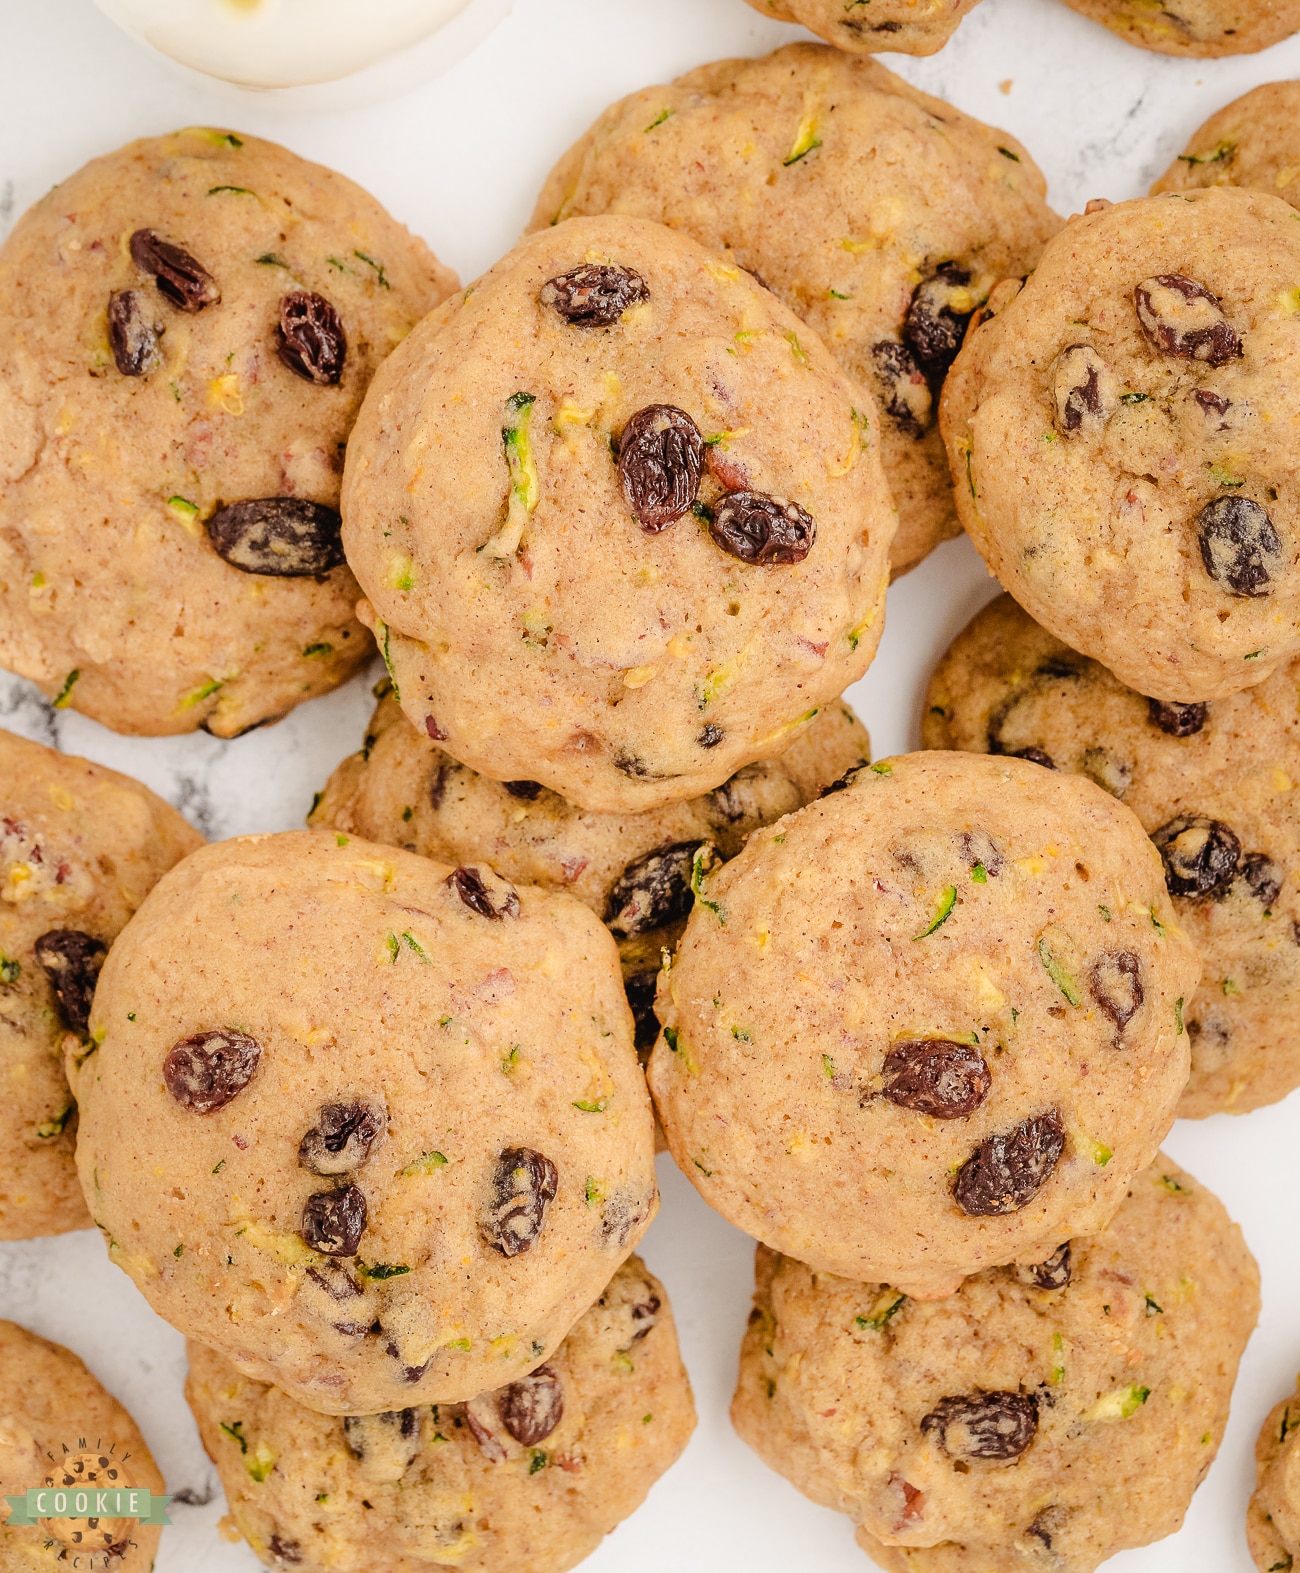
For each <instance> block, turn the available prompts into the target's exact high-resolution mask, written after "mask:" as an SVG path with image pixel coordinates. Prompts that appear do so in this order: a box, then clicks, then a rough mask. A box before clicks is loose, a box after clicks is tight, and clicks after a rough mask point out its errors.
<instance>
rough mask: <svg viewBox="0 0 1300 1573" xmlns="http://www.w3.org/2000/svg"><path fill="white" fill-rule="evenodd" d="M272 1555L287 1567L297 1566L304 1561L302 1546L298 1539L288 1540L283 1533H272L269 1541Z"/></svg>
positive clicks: (268, 1544)
mask: <svg viewBox="0 0 1300 1573" xmlns="http://www.w3.org/2000/svg"><path fill="white" fill-rule="evenodd" d="M267 1546H268V1548H269V1549H270V1552H271V1555H272V1556H273V1557H274V1558H275V1560H276V1561H277V1562H279V1563H281V1564H282V1565H283V1566H285V1567H297V1566H298V1564H299V1563H300V1562H301V1561H302V1547H301V1546H300V1545H299V1544H298V1542H297V1541H296V1540H287V1539H286V1538H285V1537H284V1536H283V1535H280V1534H275V1535H272V1536H271V1538H270V1540H268V1541H267Z"/></svg>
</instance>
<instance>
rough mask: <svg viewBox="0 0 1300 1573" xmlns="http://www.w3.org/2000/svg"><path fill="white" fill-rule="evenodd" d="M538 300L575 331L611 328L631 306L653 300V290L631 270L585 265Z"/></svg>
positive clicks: (549, 285)
mask: <svg viewBox="0 0 1300 1573" xmlns="http://www.w3.org/2000/svg"><path fill="white" fill-rule="evenodd" d="M539 299H540V300H541V303H542V305H543V306H549V307H550V309H551V310H552V311H554V312H555V313H557V315H559V316H560V317H563V319H564V320H565V322H567V323H569V324H571V326H573V327H575V328H611V327H613V325H614V324H615V323H616V322H617V321H618V319H619V318H620V317H621V316H622V315H623V313H624V312H625V311H626V310H627V309H628V307H629V306H637V305H640V303H641V302H642V301H646V300H649V299H650V287H649V285H648V284H647V283H646V281H645V280H644V279H643V278H642V277H641V275H640V274H639V273H637V272H635V271H634V270H633V269H632V268H621V267H619V266H618V265H617V263H613V262H586V263H583V265H582V266H581V267H577V268H573V269H572V270H571V271H570V272H568V273H561V274H560V275H559V277H558V278H553V279H551V280H549V282H547V283H546V284H543V285H542V292H541V295H540V297H539Z"/></svg>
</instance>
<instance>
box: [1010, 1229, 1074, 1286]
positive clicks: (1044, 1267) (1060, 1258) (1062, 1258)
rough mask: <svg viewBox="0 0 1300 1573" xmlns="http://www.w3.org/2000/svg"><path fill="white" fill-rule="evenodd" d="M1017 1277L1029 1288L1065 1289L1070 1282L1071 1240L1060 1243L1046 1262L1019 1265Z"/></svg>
mask: <svg viewBox="0 0 1300 1573" xmlns="http://www.w3.org/2000/svg"><path fill="white" fill-rule="evenodd" d="M1016 1277H1017V1278H1019V1280H1020V1282H1021V1283H1022V1284H1024V1285H1025V1287H1026V1288H1027V1289H1064V1288H1065V1287H1066V1285H1067V1284H1068V1283H1069V1282H1070V1242H1069V1241H1068V1240H1067V1241H1066V1242H1065V1244H1064V1245H1058V1246H1057V1247H1056V1249H1055V1250H1054V1251H1053V1252H1052V1254H1051V1255H1050V1256H1049V1257H1048V1258H1047V1260H1046V1261H1045V1262H1035V1263H1034V1264H1033V1266H1032V1267H1025V1266H1020V1267H1017V1268H1016Z"/></svg>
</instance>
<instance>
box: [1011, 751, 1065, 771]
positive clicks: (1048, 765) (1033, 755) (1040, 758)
mask: <svg viewBox="0 0 1300 1573" xmlns="http://www.w3.org/2000/svg"><path fill="white" fill-rule="evenodd" d="M1010 757H1011V758H1012V759H1027V760H1028V761H1029V763H1030V764H1031V765H1041V766H1042V767H1043V769H1044V770H1055V769H1056V761H1055V760H1054V759H1053V758H1052V756H1051V755H1050V754H1049V753H1047V752H1046V751H1045V750H1043V749H1041V748H1017V749H1016V750H1015V751H1014V752H1013V753H1012V754H1011V756H1010Z"/></svg>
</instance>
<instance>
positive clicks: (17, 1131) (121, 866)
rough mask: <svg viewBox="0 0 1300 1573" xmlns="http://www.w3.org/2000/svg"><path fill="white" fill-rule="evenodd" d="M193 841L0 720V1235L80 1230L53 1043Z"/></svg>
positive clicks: (179, 826)
mask: <svg viewBox="0 0 1300 1573" xmlns="http://www.w3.org/2000/svg"><path fill="white" fill-rule="evenodd" d="M202 844H203V837H202V836H200V835H199V833H198V831H197V830H192V829H191V828H190V826H189V825H187V824H186V822H185V821H184V820H183V819H182V818H181V816H180V815H179V814H178V813H177V812H176V810H175V809H174V808H170V807H169V806H168V805H167V804H166V803H164V802H163V801H162V799H161V798H159V797H155V796H154V794H153V793H152V792H150V791H149V789H148V788H147V787H144V786H141V785H140V783H139V782H138V781H132V780H131V778H130V777H129V776H121V775H118V773H117V772H116V771H115V770H106V769H105V768H104V767H103V766H102V765H92V764H91V763H90V761H89V760H86V759H74V758H72V757H70V756H69V755H67V754H60V753H57V752H56V751H55V750H54V749H52V748H45V747H43V746H42V745H41V744H40V743H30V742H28V741H27V739H26V738H22V737H15V736H14V735H13V733H12V732H4V731H0V1078H2V1085H3V1097H0V1133H2V1134H0V1240H27V1239H31V1238H32V1237H33V1236H35V1235H41V1234H62V1233H63V1232H64V1231H65V1230H68V1229H86V1228H89V1226H90V1218H89V1215H88V1214H87V1212H86V1204H85V1202H84V1201H83V1200H82V1196H81V1187H80V1186H79V1185H78V1183H77V1172H76V1167H75V1165H74V1163H73V1149H74V1147H75V1146H76V1139H77V1109H76V1105H75V1103H74V1102H73V1099H72V1094H71V1093H70V1092H69V1091H68V1082H67V1077H66V1076H65V1075H64V1074H63V1052H64V1044H65V1043H67V1042H70V1043H71V1044H73V1045H74V1046H77V1045H80V1043H81V1042H82V1040H83V1039H85V1037H86V1035H87V1032H88V1030H89V1028H88V1025H87V1023H88V1018H89V1014H90V1002H91V998H92V996H93V994H94V992H95V980H96V978H97V976H98V974H99V969H100V966H101V965H102V963H103V960H104V956H105V954H106V952H107V949H108V946H109V945H110V944H112V942H113V940H115V939H116V938H117V936H118V934H119V933H120V932H121V930H122V929H123V928H124V927H125V925H126V922H127V919H128V918H129V917H130V916H131V914H132V913H133V912H134V911H135V909H136V908H137V907H138V906H139V905H140V903H141V902H142V901H143V900H144V898H145V896H146V895H147V894H148V892H149V890H150V889H151V888H152V886H153V885H154V884H155V883H156V882H157V880H158V879H159V878H160V877H161V876H162V875H163V874H164V873H166V871H167V870H168V869H169V868H170V867H171V866H172V864H173V863H176V862H178V861H179V860H180V859H181V858H183V857H184V856H185V854H186V853H187V852H192V851H193V850H194V848H195V847H198V846H202Z"/></svg>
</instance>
